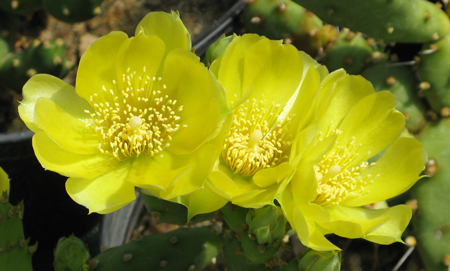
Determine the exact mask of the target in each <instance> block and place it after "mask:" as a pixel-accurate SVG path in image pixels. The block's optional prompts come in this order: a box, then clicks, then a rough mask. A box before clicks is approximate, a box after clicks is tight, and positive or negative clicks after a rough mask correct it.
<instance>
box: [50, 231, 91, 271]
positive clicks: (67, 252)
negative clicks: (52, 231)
mask: <svg viewBox="0 0 450 271" xmlns="http://www.w3.org/2000/svg"><path fill="white" fill-rule="evenodd" d="M89 258H90V255H89V251H88V249H87V248H86V246H85V245H84V243H83V241H81V240H80V239H78V238H77V237H76V236H75V235H71V236H69V237H67V238H66V237H62V238H61V239H59V240H58V244H57V245H56V249H55V261H54V264H53V265H54V267H55V271H88V270H89V267H88V265H87V264H86V262H87V260H88V259H89Z"/></svg>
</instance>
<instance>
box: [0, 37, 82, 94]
mask: <svg viewBox="0 0 450 271" xmlns="http://www.w3.org/2000/svg"><path fill="white" fill-rule="evenodd" d="M65 53H66V45H65V44H64V41H63V40H62V39H55V40H52V41H46V42H40V41H38V40H34V41H33V42H32V43H31V44H30V45H29V46H28V47H27V48H26V49H25V50H23V51H19V52H15V53H10V54H8V55H7V56H6V57H5V58H4V59H3V60H2V61H1V63H0V78H1V79H0V80H1V83H2V84H3V85H5V86H7V87H8V88H11V89H13V90H15V91H18V92H21V90H22V87H23V85H24V84H25V83H26V82H27V81H28V79H30V77H31V76H33V75H35V74H37V73H47V74H51V75H54V76H57V77H59V78H63V77H65V76H66V75H67V73H68V72H69V71H70V69H72V66H73V65H72V64H71V63H69V62H67V60H66V55H65Z"/></svg>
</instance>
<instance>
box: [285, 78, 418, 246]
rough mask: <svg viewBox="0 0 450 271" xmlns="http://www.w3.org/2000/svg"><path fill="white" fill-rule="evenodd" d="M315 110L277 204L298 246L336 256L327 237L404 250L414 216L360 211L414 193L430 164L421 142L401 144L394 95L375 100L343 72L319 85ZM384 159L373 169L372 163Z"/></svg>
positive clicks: (400, 210)
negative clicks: (395, 245)
mask: <svg viewBox="0 0 450 271" xmlns="http://www.w3.org/2000/svg"><path fill="white" fill-rule="evenodd" d="M316 103H317V105H320V104H321V105H322V107H315V108H313V112H315V113H314V114H317V115H319V116H320V117H319V118H318V120H316V122H315V123H314V124H312V125H311V126H309V127H307V128H306V129H304V130H303V131H302V132H301V133H302V134H303V136H300V137H298V138H297V141H296V142H295V143H294V145H295V147H293V150H292V154H291V155H294V156H295V157H296V159H298V164H297V165H296V172H295V174H294V176H293V177H292V179H291V182H290V184H289V185H288V186H287V187H286V189H285V190H284V191H283V193H282V196H281V197H280V200H279V201H280V204H281V207H282V209H283V212H284V214H285V216H286V218H287V219H288V221H289V222H290V223H291V225H292V227H293V228H294V229H295V230H296V231H297V234H298V236H299V238H300V240H301V242H302V243H303V244H304V245H305V246H308V247H311V248H313V249H315V250H321V251H324V250H335V249H339V248H338V247H336V246H335V245H333V244H332V243H331V242H329V241H328V240H327V239H326V238H325V235H326V234H329V233H334V234H337V235H339V236H343V237H346V238H364V239H366V240H369V241H372V242H376V243H379V244H391V243H393V242H396V241H400V242H401V239H400V237H401V234H402V232H403V231H404V229H405V228H406V226H407V225H408V223H409V220H410V219H411V209H410V208H409V207H407V206H405V205H398V206H395V207H391V208H385V209H378V210H373V209H367V208H364V207H363V206H365V205H367V204H372V203H375V202H379V201H383V200H386V199H389V198H392V197H394V196H396V195H398V194H400V193H403V192H405V191H406V190H407V189H409V188H410V187H411V186H412V185H413V184H414V183H415V182H416V181H417V180H418V178H419V177H418V176H419V174H420V172H421V171H422V170H423V168H424V164H425V162H426V161H427V154H426V152H425V150H424V148H423V146H422V144H421V143H420V142H418V141H417V140H415V139H413V138H400V139H398V137H399V135H400V134H401V132H402V130H403V127H404V116H403V115H402V114H401V113H400V112H398V111H396V110H395V109H394V106H395V104H396V99H395V97H394V96H393V95H392V94H391V93H389V92H377V93H374V90H373V87H372V85H371V84H370V83H369V82H368V81H367V80H365V79H364V78H362V77H360V76H350V75H347V74H345V72H344V71H343V70H338V71H336V72H334V73H331V74H330V75H329V76H328V77H327V78H326V79H325V80H324V81H323V82H322V83H321V87H320V93H319V94H318V99H317V100H316ZM386 148H387V150H386V152H385V153H384V154H383V155H382V156H381V157H380V158H379V159H378V160H377V162H376V163H372V164H369V163H368V162H366V161H367V159H369V158H371V157H373V156H374V155H376V154H378V153H379V152H381V151H383V150H385V149H386Z"/></svg>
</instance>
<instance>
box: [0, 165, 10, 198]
mask: <svg viewBox="0 0 450 271" xmlns="http://www.w3.org/2000/svg"><path fill="white" fill-rule="evenodd" d="M4 191H6V195H9V178H8V174H6V172H5V171H4V170H3V168H1V167H0V197H1V195H2V194H3V192H4Z"/></svg>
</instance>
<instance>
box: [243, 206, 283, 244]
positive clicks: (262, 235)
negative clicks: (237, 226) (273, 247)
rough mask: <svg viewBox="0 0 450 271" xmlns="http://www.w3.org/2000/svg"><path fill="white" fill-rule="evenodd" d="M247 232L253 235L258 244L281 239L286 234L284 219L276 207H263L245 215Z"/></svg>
mask: <svg viewBox="0 0 450 271" xmlns="http://www.w3.org/2000/svg"><path fill="white" fill-rule="evenodd" d="M246 222H247V225H248V227H249V228H248V232H249V233H250V234H254V235H255V237H256V240H257V242H258V244H260V245H262V244H265V243H272V242H274V241H275V240H279V239H282V238H283V237H284V235H285V232H286V219H285V218H284V216H283V212H282V211H281V208H280V207H278V206H270V205H267V206H264V207H262V208H259V209H256V210H254V211H251V212H249V213H248V214H247V217H246Z"/></svg>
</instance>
